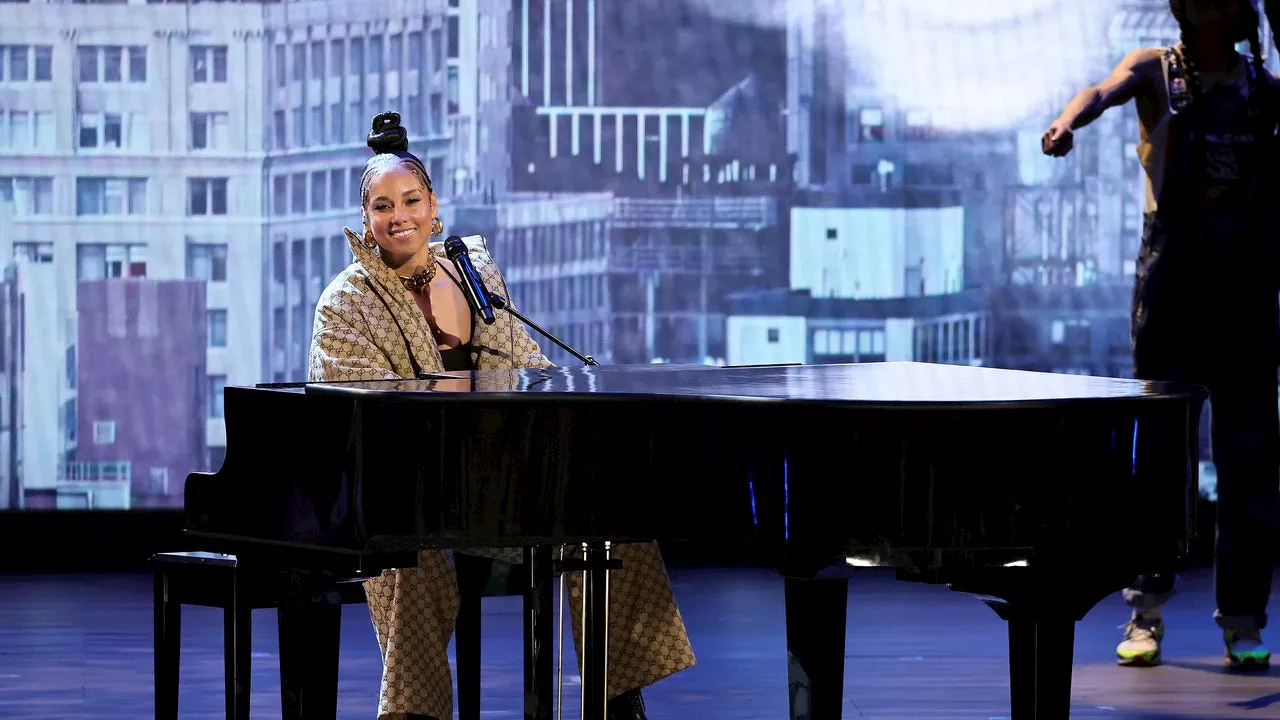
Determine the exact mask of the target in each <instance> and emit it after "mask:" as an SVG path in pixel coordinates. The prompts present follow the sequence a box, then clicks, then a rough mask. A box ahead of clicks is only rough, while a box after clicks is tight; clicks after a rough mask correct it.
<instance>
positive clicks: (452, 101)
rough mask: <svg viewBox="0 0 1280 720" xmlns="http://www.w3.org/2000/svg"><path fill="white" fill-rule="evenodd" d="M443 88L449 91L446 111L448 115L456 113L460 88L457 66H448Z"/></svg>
mask: <svg viewBox="0 0 1280 720" xmlns="http://www.w3.org/2000/svg"><path fill="white" fill-rule="evenodd" d="M445 90H446V91H448V93H449V106H448V112H449V114H450V115H457V114H458V108H459V106H460V105H459V97H460V96H461V88H460V86H459V85H458V68H456V67H451V68H449V75H448V84H447V85H446V86H445Z"/></svg>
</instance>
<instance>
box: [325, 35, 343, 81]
mask: <svg viewBox="0 0 1280 720" xmlns="http://www.w3.org/2000/svg"><path fill="white" fill-rule="evenodd" d="M344 49H345V48H344V46H343V44H342V38H336V39H334V40H330V41H329V74H330V75H332V76H333V77H342V75H343V73H345V72H346V62H344V61H345V59H346V58H345V56H344V54H343V50H344Z"/></svg>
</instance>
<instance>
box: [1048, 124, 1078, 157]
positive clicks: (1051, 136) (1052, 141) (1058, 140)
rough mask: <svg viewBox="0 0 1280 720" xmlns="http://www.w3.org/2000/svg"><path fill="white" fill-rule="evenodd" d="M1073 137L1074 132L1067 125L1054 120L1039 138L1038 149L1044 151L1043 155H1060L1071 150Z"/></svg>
mask: <svg viewBox="0 0 1280 720" xmlns="http://www.w3.org/2000/svg"><path fill="white" fill-rule="evenodd" d="M1073 137H1074V133H1072V132H1071V127H1070V126H1069V125H1067V124H1066V123H1062V122H1055V123H1054V124H1053V125H1051V126H1049V130H1048V131H1047V132H1045V134H1044V137H1042V138H1040V149H1041V150H1043V151H1044V154H1045V155H1049V156H1051V157H1062V156H1064V155H1066V154H1067V153H1069V152H1071V148H1072V147H1073V144H1072V138H1073Z"/></svg>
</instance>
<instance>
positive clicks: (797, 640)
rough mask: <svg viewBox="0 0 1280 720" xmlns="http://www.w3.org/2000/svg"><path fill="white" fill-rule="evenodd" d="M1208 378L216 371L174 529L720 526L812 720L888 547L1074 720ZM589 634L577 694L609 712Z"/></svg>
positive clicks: (230, 532)
mask: <svg viewBox="0 0 1280 720" xmlns="http://www.w3.org/2000/svg"><path fill="white" fill-rule="evenodd" d="M1204 398H1205V394H1204V392H1203V390H1201V389H1200V388H1197V387H1194V386H1184V385H1172V384H1164V383H1152V382H1144V381H1136V380H1123V379H1105V378H1091V377H1082V376H1075V375H1053V374H1043V373H1030V372H1020V371H1008V370H997V369H990V368H977V367H960V366H944V365H929V364H919V363H879V364H868V365H827V366H778V367H751V368H717V367H709V366H695V367H682V366H663V365H658V366H653V365H646V366H595V367H563V368H546V369H524V370H514V371H483V372H470V373H465V372H464V373H445V374H442V375H439V376H433V377H431V378H425V379H415V380H396V381H374V382H340V383H320V384H298V385H292V386H282V387H280V386H277V387H257V388H251V387H229V388H227V389H226V394H225V407H226V424H227V455H226V459H225V461H224V464H223V466H222V468H221V469H220V470H219V471H218V472H216V473H212V474H204V473H194V474H192V475H191V476H190V477H189V478H188V480H187V486H186V528H187V532H188V534H189V535H190V536H192V537H194V538H199V539H200V542H201V548H202V549H207V550H218V551H223V552H237V553H255V551H256V553H257V554H258V555H260V556H261V557H264V558H269V560H266V561H267V562H271V563H276V564H285V565H289V566H295V565H296V566H299V567H304V566H305V567H317V568H327V569H329V570H330V571H332V572H338V573H342V572H348V573H353V574H354V573H373V572H377V571H379V570H380V569H382V568H384V567H394V566H396V564H397V563H405V562H409V561H410V560H411V559H412V558H413V553H414V552H416V550H418V549H420V548H424V547H439V548H455V549H460V548H467V547H482V546H492V547H545V546H548V545H559V544H570V545H574V546H582V547H584V548H586V550H587V558H588V559H589V560H591V561H593V562H603V561H604V560H605V558H606V557H607V547H608V544H609V543H619V542H627V541H649V540H657V541H659V542H660V543H663V544H664V545H666V546H671V545H673V544H681V543H688V544H695V545H697V546H699V547H704V548H706V547H710V548H728V547H730V546H735V549H736V552H735V555H739V556H740V555H741V553H742V552H743V551H745V552H748V553H750V554H751V555H752V556H753V557H755V558H756V559H757V560H758V561H759V562H760V563H763V564H767V565H770V566H772V567H775V568H777V570H778V571H779V573H780V574H781V575H782V576H783V578H784V582H785V583H786V605H787V607H786V618H787V636H788V653H789V655H790V665H789V668H790V670H789V674H790V686H791V687H790V694H791V706H792V716H793V717H796V718H809V719H812V720H823V719H825V718H838V717H840V710H841V702H842V696H843V672H844V663H843V657H844V628H845V621H846V619H845V617H844V615H845V607H846V597H847V592H848V588H847V583H848V578H849V576H850V575H853V576H855V577H856V568H857V567H858V566H879V567H894V568H896V569H897V573H898V576H899V577H900V578H901V579H903V580H908V581H916V582H929V583H942V584H946V585H949V586H950V587H951V588H952V589H954V590H957V591H960V592H966V593H971V594H974V595H976V596H978V597H979V598H981V599H982V600H983V601H985V602H987V603H988V604H989V605H991V606H992V607H993V608H994V609H995V610H996V611H997V612H998V613H1000V615H1001V617H1003V618H1005V619H1006V620H1008V622H1009V644H1010V673H1011V700H1012V708H1013V717H1014V718H1015V719H1016V720H1021V719H1022V718H1040V719H1041V720H1043V719H1044V718H1058V717H1060V718H1066V717H1067V713H1068V707H1069V703H1070V687H1071V661H1072V650H1073V640H1074V624H1075V622H1076V621H1077V620H1079V619H1080V618H1082V617H1083V616H1084V614H1085V613H1087V612H1088V611H1089V609H1091V608H1092V607H1093V606H1094V605H1095V604H1096V603H1097V602H1099V601H1100V600H1102V599H1103V598H1104V597H1106V596H1107V595H1109V594H1111V593H1113V592H1115V591H1117V590H1119V589H1121V588H1123V587H1125V586H1127V585H1128V584H1129V583H1130V582H1131V581H1132V580H1133V578H1134V577H1135V576H1136V575H1138V574H1140V573H1148V572H1156V571H1171V570H1175V569H1177V568H1178V567H1179V564H1180V563H1181V562H1182V559H1183V558H1184V557H1185V556H1186V554H1187V551H1188V544H1189V542H1190V540H1191V536H1192V531H1193V527H1194V518H1193V512H1194V508H1195V499H1196V497H1197V492H1198V477H1197V473H1198V463H1197V448H1198V436H1197V433H1198V418H1199V414H1200V408H1201V405H1202V403H1203V401H1204ZM405 448H412V451H411V452H406V451H405ZM282 450H283V451H282ZM1138 505H1141V506H1142V507H1144V508H1146V509H1147V513H1148V517H1149V521H1148V524H1147V525H1146V527H1144V532H1143V533H1140V534H1135V533H1132V532H1131V530H1130V529H1129V527H1128V525H1127V521H1128V519H1129V518H1128V513H1129V512H1130V508H1132V507H1134V506H1138ZM406 558H408V559H410V560H406ZM590 573H591V577H592V578H593V579H594V580H595V582H597V583H600V584H602V583H603V582H604V578H605V572H604V571H603V570H592V571H590ZM591 583H592V581H591V580H589V585H591ZM600 586H601V585H593V587H600ZM855 591H856V590H855ZM588 595H589V596H590V595H597V596H598V593H592V592H590V591H589V592H588ZM589 610H590V612H589V613H588V616H589V618H594V622H595V623H596V624H595V625H593V627H595V628H596V629H597V630H600V629H602V625H601V624H600V622H601V618H603V612H602V610H603V607H602V606H599V605H597V604H596V603H592V606H591V607H590V608H589ZM589 622H592V620H589ZM855 622H856V618H855ZM690 636H691V639H692V641H693V643H694V646H695V648H696V646H697V629H696V628H691V629H690ZM596 642H597V640H592V641H590V642H588V643H586V646H587V647H586V650H585V651H584V652H586V653H587V654H588V655H591V657H590V658H584V668H585V670H584V678H583V682H584V687H583V692H584V694H585V695H587V697H588V700H593V699H595V700H598V702H599V705H598V706H595V705H589V707H588V709H589V711H590V712H589V716H591V717H599V718H603V697H604V695H603V689H602V688H600V687H599V683H600V682H602V679H603V667H602V666H601V665H602V660H603V655H602V653H600V652H599V648H598V647H593V646H594V645H595V643H596ZM779 690H781V689H779ZM593 702H594V701H593ZM530 712H531V713H533V714H536V713H537V712H542V711H538V710H534V709H530Z"/></svg>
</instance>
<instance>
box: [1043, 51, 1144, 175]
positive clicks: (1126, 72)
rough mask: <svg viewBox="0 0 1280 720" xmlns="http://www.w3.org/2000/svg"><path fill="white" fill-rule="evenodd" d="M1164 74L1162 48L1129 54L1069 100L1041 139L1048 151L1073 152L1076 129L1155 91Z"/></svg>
mask: <svg viewBox="0 0 1280 720" xmlns="http://www.w3.org/2000/svg"><path fill="white" fill-rule="evenodd" d="M1163 76H1164V70H1163V67H1162V65H1161V52H1160V51H1159V50H1156V49H1152V48H1142V49H1139V50H1134V51H1133V52H1131V53H1129V54H1128V55H1125V56H1124V59H1123V60H1121V61H1120V62H1119V64H1117V65H1116V67H1115V69H1114V70H1112V71H1111V75H1110V76H1108V77H1107V79H1105V80H1103V81H1102V82H1100V83H1098V84H1097V85H1093V86H1090V87H1087V88H1085V89H1084V90H1081V91H1080V92H1079V93H1076V96H1075V97H1074V98H1072V99H1071V102H1069V103H1067V107H1066V109H1064V110H1063V111H1062V114H1061V115H1059V116H1058V119H1057V120H1054V121H1053V124H1052V125H1050V126H1049V130H1048V132H1046V133H1045V134H1044V137H1043V138H1042V139H1041V143H1040V144H1041V147H1042V148H1043V150H1044V152H1045V154H1046V155H1053V156H1054V157H1062V156H1063V155H1066V154H1067V153H1069V152H1071V146H1072V132H1073V131H1075V130H1077V129H1079V128H1082V127H1085V126H1086V125H1088V124H1089V123H1091V122H1093V121H1094V120H1097V119H1098V118H1099V117H1101V116H1102V113H1104V112H1106V111H1107V110H1109V109H1111V108H1113V107H1116V106H1118V105H1123V104H1125V103H1127V102H1129V101H1130V100H1132V99H1134V98H1135V97H1137V96H1138V95H1139V94H1141V93H1143V92H1149V91H1152V90H1154V88H1155V87H1156V81H1157V80H1158V78H1161V77H1163Z"/></svg>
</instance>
